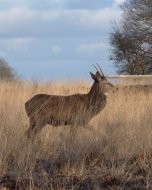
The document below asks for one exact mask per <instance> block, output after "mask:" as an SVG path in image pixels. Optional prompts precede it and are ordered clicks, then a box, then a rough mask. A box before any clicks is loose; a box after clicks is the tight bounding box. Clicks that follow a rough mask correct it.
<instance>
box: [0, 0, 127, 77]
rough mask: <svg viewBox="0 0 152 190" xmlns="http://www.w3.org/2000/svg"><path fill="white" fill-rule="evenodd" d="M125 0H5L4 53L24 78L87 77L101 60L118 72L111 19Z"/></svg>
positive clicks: (0, 11)
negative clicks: (111, 56)
mask: <svg viewBox="0 0 152 190" xmlns="http://www.w3.org/2000/svg"><path fill="white" fill-rule="evenodd" d="M123 1H124V0H83V1H82V0H0V26H1V27H0V57H3V58H5V60H6V61H7V62H8V63H9V64H10V65H11V66H12V67H13V68H15V70H16V71H17V72H18V74H19V75H20V76H21V77H22V78H24V79H39V80H47V79H53V80H61V79H76V78H77V79H88V78H89V77H90V76H89V71H94V69H93V67H92V64H94V63H96V62H98V63H99V64H100V65H101V67H102V69H103V71H104V72H105V73H106V74H107V75H110V74H115V69H114V67H113V65H112V62H110V61H109V60H108V57H109V54H110V45H109V33H110V29H111V21H112V20H115V21H119V20H120V18H121V14H122V12H121V10H120V8H119V5H120V4H121V3H122V2H123Z"/></svg>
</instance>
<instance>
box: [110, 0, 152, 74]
mask: <svg viewBox="0 0 152 190" xmlns="http://www.w3.org/2000/svg"><path fill="white" fill-rule="evenodd" d="M121 8H122V11H123V17H122V20H121V22H120V24H117V23H114V25H113V27H112V33H111V35H110V43H111V46H112V53H111V56H110V59H111V60H113V61H114V65H115V67H116V68H117V72H118V73H119V74H130V75H146V74H152V1H151V0H128V1H125V3H124V4H123V6H122V7H121Z"/></svg>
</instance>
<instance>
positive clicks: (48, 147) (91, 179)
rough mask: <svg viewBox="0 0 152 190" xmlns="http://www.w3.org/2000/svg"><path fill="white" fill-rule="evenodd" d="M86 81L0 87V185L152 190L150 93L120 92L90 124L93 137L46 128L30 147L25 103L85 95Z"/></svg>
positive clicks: (151, 107) (151, 111) (126, 90)
mask: <svg viewBox="0 0 152 190" xmlns="http://www.w3.org/2000/svg"><path fill="white" fill-rule="evenodd" d="M89 88H90V84H89V83H86V82H82V81H80V82H74V83H73V82H71V83H68V82H63V83H59V82H57V83H45V84H42V83H32V82H31V83H6V82H1V83H0V186H1V187H9V188H10V189H11V188H12V189H13V188H16V189H52V190H55V189H56V190H60V189H62V190H65V189H75V190H80V189H81V190H93V189H97V190H99V189H133V188H134V189H136V188H137V189H152V94H151V93H150V92H149V93H146V92H145V91H142V90H141V91H132V90H131V89H127V88H126V89H125V90H124V89H120V90H119V91H118V92H117V93H116V94H114V95H109V97H108V99H107V106H106V107H105V109H104V110H103V111H102V112H101V113H100V114H99V115H98V116H97V117H95V118H93V120H91V122H90V123H91V124H92V125H93V126H94V130H95V134H93V133H91V132H90V131H88V130H86V129H83V128H80V129H79V130H78V133H77V135H76V137H75V139H74V140H73V141H71V138H70V133H69V131H70V130H69V127H66V126H63V127H59V128H55V127H54V128H53V127H51V126H46V127H45V128H44V129H43V130H42V132H41V134H39V136H38V137H37V139H36V140H35V141H33V142H30V141H29V140H27V139H26V138H25V135H24V132H25V130H26V129H27V128H28V117H27V116H26V113H25V110H24V103H25V102H26V101H27V100H28V99H29V98H31V97H32V96H33V95H35V94H37V93H48V94H58V95H61V94H62V95H69V94H73V93H78V92H79V93H86V92H88V90H89Z"/></svg>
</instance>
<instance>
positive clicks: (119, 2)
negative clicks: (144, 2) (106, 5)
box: [114, 0, 125, 4]
mask: <svg viewBox="0 0 152 190" xmlns="http://www.w3.org/2000/svg"><path fill="white" fill-rule="evenodd" d="M114 1H115V3H117V4H122V3H124V2H125V0H114Z"/></svg>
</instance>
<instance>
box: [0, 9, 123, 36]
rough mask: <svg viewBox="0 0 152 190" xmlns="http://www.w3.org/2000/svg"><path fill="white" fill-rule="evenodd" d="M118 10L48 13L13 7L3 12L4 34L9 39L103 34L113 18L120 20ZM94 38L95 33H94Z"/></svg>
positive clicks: (0, 31)
mask: <svg viewBox="0 0 152 190" xmlns="http://www.w3.org/2000/svg"><path fill="white" fill-rule="evenodd" d="M120 15H121V11H120V10H118V9H116V8H105V9H101V10H97V11H95V10H87V11H86V10H61V11H55V10H47V11H46V10H45V11H38V10H32V9H29V8H23V7H13V8H11V9H9V10H5V11H1V12H0V26H1V27H0V35H1V36H5V37H6V36H8V37H11V36H12V37H13V36H15V37H33V36H34V37H53V36H59V37H63V36H65V35H66V36H69V35H71V36H75V35H77V36H79V35H83V33H84V34H85V35H87V33H88V34H89V35H91V34H93V33H92V31H94V32H98V31H100V33H101V32H102V31H103V30H105V28H106V27H107V26H108V25H109V23H110V21H111V20H112V19H116V18H119V17H120ZM93 35H94V34H93Z"/></svg>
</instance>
